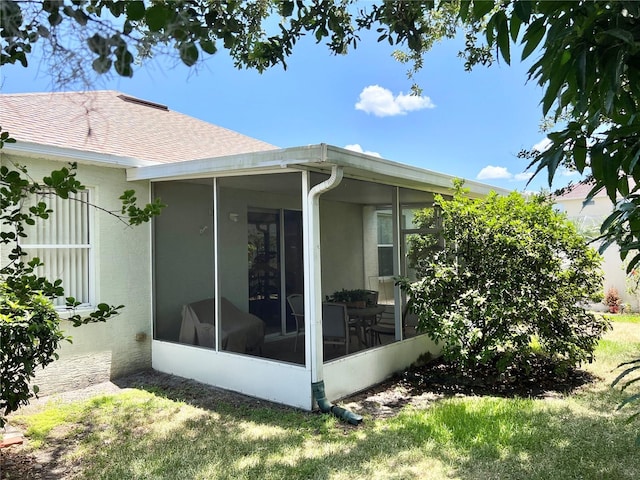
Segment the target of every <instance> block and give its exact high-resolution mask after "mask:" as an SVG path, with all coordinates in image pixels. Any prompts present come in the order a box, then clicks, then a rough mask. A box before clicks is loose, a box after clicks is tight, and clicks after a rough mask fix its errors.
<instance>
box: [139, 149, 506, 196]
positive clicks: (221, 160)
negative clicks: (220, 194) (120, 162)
mask: <svg viewBox="0 0 640 480" xmlns="http://www.w3.org/2000/svg"><path fill="white" fill-rule="evenodd" d="M332 165H339V166H342V167H344V169H345V177H348V178H354V179H358V180H364V181H373V182H379V183H384V184H388V185H393V186H399V187H406V188H415V189H418V190H425V189H428V190H429V191H435V192H436V193H451V188H452V186H453V184H452V181H453V179H454V178H455V177H453V176H451V175H447V174H444V173H439V172H434V171H430V170H425V169H422V168H418V167H414V166H411V165H405V164H402V163H398V162H393V161H390V160H385V159H381V158H379V157H374V156H371V155H367V154H363V153H359V152H353V151H351V150H347V149H344V148H340V147H335V146H332V145H326V144H318V145H309V146H304V147H292V148H284V149H279V150H266V151H261V152H252V153H246V154H240V155H229V156H224V157H213V158H206V159H200V160H189V161H185V162H179V163H171V164H160V165H153V166H149V167H141V168H130V169H128V170H127V180H130V181H134V180H150V181H162V180H181V179H193V178H203V177H208V176H212V177H213V176H237V175H245V174H252V175H256V174H263V173H280V172H290V171H292V170H314V171H325V170H326V171H327V173H329V171H330V169H331V166H332ZM465 186H466V187H468V188H469V189H470V193H471V194H472V195H473V196H484V195H486V194H488V193H489V192H490V191H495V192H497V193H499V194H507V193H508V192H509V191H508V190H505V189H500V188H497V187H493V186H490V185H486V184H483V183H479V182H475V181H465Z"/></svg>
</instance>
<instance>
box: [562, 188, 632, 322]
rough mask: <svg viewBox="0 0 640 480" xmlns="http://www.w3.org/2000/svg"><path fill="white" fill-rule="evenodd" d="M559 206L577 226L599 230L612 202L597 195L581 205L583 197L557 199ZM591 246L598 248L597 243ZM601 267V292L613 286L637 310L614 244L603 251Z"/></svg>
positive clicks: (601, 307)
mask: <svg viewBox="0 0 640 480" xmlns="http://www.w3.org/2000/svg"><path fill="white" fill-rule="evenodd" d="M557 204H558V205H560V206H561V210H562V211H564V213H566V215H567V217H568V218H569V220H571V221H573V222H574V223H576V224H577V225H578V228H580V229H585V230H589V231H591V230H593V231H594V232H595V233H597V232H599V229H600V225H601V224H602V222H603V221H604V219H605V218H606V217H607V216H609V214H610V213H611V211H612V208H613V207H612V204H611V201H610V200H609V198H608V197H606V196H604V195H603V196H598V197H596V198H594V199H593V201H592V202H590V203H589V204H587V205H583V199H580V198H572V199H562V200H559V201H557ZM593 247H594V248H595V249H598V248H599V247H600V245H599V244H594V245H593ZM602 256H603V262H602V269H603V271H604V284H603V293H604V292H606V291H607V290H608V289H609V288H610V287H615V288H616V289H617V290H618V293H619V294H620V297H621V299H622V302H623V303H628V304H629V305H631V308H632V309H634V310H637V309H638V308H639V306H640V305H639V303H638V298H636V297H635V296H634V295H631V294H630V293H629V292H627V280H626V279H627V276H626V273H625V266H624V264H623V262H622V260H620V254H619V250H618V248H617V247H616V245H610V246H609V248H607V249H606V250H605V252H604V254H603V255H602ZM594 307H595V308H599V309H603V310H604V309H605V306H604V305H595V306H594Z"/></svg>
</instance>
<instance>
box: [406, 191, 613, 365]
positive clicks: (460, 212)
mask: <svg viewBox="0 0 640 480" xmlns="http://www.w3.org/2000/svg"><path fill="white" fill-rule="evenodd" d="M436 202H437V205H438V207H439V208H440V209H441V211H442V218H443V230H442V236H443V237H444V248H442V249H439V250H435V251H434V250H433V249H421V248H419V251H418V252H410V253H411V254H412V256H413V258H414V260H415V261H414V265H415V267H416V273H417V278H418V280H417V281H415V282H411V281H409V280H406V279H405V280H403V281H402V282H401V286H402V288H403V289H404V290H405V291H406V292H408V293H409V296H410V304H411V306H412V309H413V311H414V312H415V313H416V314H417V315H418V318H419V329H421V330H422V331H424V332H426V333H428V334H429V335H430V336H431V337H432V338H433V339H434V340H436V341H437V342H439V343H441V344H442V347H443V354H444V355H445V357H446V358H448V359H449V360H451V361H453V362H454V363H456V364H458V365H459V366H460V367H461V368H462V369H463V370H470V371H476V370H478V369H483V368H486V367H491V368H495V367H497V368H498V369H499V370H501V371H503V372H504V371H505V370H508V369H510V368H519V367H526V366H527V365H529V362H531V360H532V358H534V357H536V356H537V357H542V358H544V359H546V360H547V361H549V362H550V363H552V364H554V365H557V366H561V367H574V366H576V365H577V364H579V363H580V362H583V361H586V360H590V358H591V356H592V354H593V351H594V349H595V347H596V345H597V342H598V340H599V339H600V337H601V335H602V333H603V332H604V331H606V328H607V322H606V321H605V320H603V319H602V318H601V317H596V316H595V315H594V314H592V313H590V312H587V311H586V310H585V307H584V305H585V303H588V302H595V301H599V300H600V299H601V296H602V272H601V270H600V261H601V259H600V256H599V255H598V253H597V252H596V251H595V250H593V249H592V248H590V247H588V246H587V244H586V242H585V240H584V239H583V238H582V237H581V236H580V235H579V234H578V233H577V231H576V229H575V227H574V225H573V224H572V223H571V222H570V221H568V220H567V219H566V217H565V216H564V215H563V214H559V213H557V212H555V211H554V210H553V208H552V203H551V201H550V200H549V199H548V198H545V197H543V196H534V197H531V198H524V197H523V196H521V195H520V194H518V193H515V192H513V193H511V194H510V195H509V196H505V197H500V196H498V195H497V194H495V193H491V194H489V196H488V197H487V198H484V199H480V200H472V199H469V198H468V197H467V196H466V195H465V194H464V192H463V189H462V188H461V186H460V185H459V186H458V189H457V191H456V194H455V196H454V197H453V199H451V200H444V199H443V198H442V197H441V196H439V197H438V198H437V200H436ZM431 218H432V214H431V212H427V213H426V214H425V215H424V216H419V217H416V219H417V220H418V222H423V221H426V222H427V224H426V225H422V224H421V225H419V226H420V227H423V226H426V227H429V226H430V224H431ZM427 241H428V243H430V244H433V242H432V240H431V239H429V238H428V239H427ZM414 245H417V246H418V247H419V246H420V244H419V243H414Z"/></svg>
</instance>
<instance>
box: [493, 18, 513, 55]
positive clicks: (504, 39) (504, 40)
mask: <svg viewBox="0 0 640 480" xmlns="http://www.w3.org/2000/svg"><path fill="white" fill-rule="evenodd" d="M494 17H495V18H496V22H495V28H496V30H497V31H498V35H497V38H498V48H500V53H501V54H502V58H504V61H505V62H507V65H509V64H510V63H511V53H510V50H509V48H510V46H511V41H510V39H509V26H508V23H507V16H506V15H505V13H504V12H503V11H502V10H500V11H499V12H498V13H496V14H495V15H494Z"/></svg>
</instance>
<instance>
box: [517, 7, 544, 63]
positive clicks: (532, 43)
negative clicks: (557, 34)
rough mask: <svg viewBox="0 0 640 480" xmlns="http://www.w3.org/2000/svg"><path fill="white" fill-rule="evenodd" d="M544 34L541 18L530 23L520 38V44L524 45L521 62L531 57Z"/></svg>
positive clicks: (542, 19)
mask: <svg viewBox="0 0 640 480" xmlns="http://www.w3.org/2000/svg"><path fill="white" fill-rule="evenodd" d="M545 33H546V27H545V24H544V18H543V17H541V18H538V19H537V20H534V21H533V22H531V25H529V28H527V31H526V32H525V34H524V36H523V37H522V43H524V44H525V45H524V48H523V49H522V60H524V59H525V58H527V57H528V56H529V55H531V53H532V52H533V51H534V50H535V49H536V48H537V47H538V45H539V44H540V41H541V40H542V38H543V37H544V34H545Z"/></svg>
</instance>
